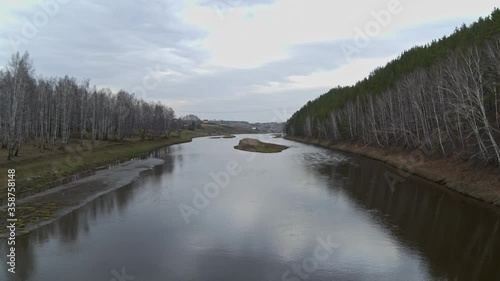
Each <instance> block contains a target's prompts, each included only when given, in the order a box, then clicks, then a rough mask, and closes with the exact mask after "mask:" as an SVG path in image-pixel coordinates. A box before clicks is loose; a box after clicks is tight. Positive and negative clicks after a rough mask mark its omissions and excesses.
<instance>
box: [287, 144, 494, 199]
mask: <svg viewBox="0 0 500 281" xmlns="http://www.w3.org/2000/svg"><path fill="white" fill-rule="evenodd" d="M286 139H288V140H293V141H298V142H303V143H308V144H314V145H318V146H321V147H325V148H330V149H335V150H340V151H346V152H351V153H355V154H359V155H363V156H365V157H369V158H372V159H376V160H379V161H382V162H385V163H387V164H389V165H391V166H394V167H396V168H399V169H402V170H404V171H407V172H410V173H412V174H415V175H418V176H421V177H423V178H426V179H428V180H431V181H433V182H436V183H439V184H442V185H444V186H446V187H447V188H449V189H450V190H453V191H456V192H458V193H461V194H463V195H466V196H469V197H472V198H476V199H478V200H480V201H483V202H486V203H489V204H493V205H496V206H500V175H499V172H498V168H494V167H472V166H471V165H470V164H469V163H467V162H464V161H463V160H460V159H453V158H451V157H450V158H446V159H431V158H428V157H425V156H424V153H422V152H421V151H418V150H417V151H411V152H410V151H405V150H403V149H398V148H394V149H391V150H388V149H383V148H376V147H370V146H362V145H358V144H352V143H332V142H330V141H324V140H317V139H306V138H298V137H289V136H287V137H286Z"/></svg>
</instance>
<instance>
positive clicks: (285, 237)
mask: <svg viewBox="0 0 500 281" xmlns="http://www.w3.org/2000/svg"><path fill="white" fill-rule="evenodd" d="M242 137H244V136H241V135H240V136H238V137H237V138H235V139H209V138H199V139H194V140H193V142H191V143H186V144H181V145H175V146H171V147H168V148H166V149H164V150H163V153H158V155H159V156H160V157H162V158H164V159H165V163H164V164H163V165H161V166H157V167H156V168H154V169H153V170H152V171H151V172H149V173H148V174H147V175H145V176H143V177H142V178H141V179H140V180H138V181H136V182H134V183H132V184H130V185H128V186H125V187H123V188H121V189H118V190H116V191H113V192H111V193H108V194H105V195H103V196H101V197H99V198H97V199H96V200H93V201H91V202H89V203H88V204H86V205H85V206H83V207H82V208H80V209H78V210H75V211H73V212H71V213H69V214H68V215H66V216H64V217H62V218H60V219H59V220H57V221H55V222H53V223H51V224H48V225H46V226H43V227H41V228H39V229H37V230H35V231H33V232H31V233H30V234H28V235H24V236H20V237H18V238H17V249H16V255H17V265H16V274H15V275H13V274H11V273H7V272H6V268H7V266H6V263H5V261H6V257H5V254H2V257H1V261H2V267H3V269H4V270H2V273H0V280H23V281H24V280H29V281H57V280H61V281H89V280H92V281H132V280H134V281H156V280H177V281H182V280H211V281H212V280H213V281H216V280H219V281H224V280H238V281H244V280H259V281H267V280H293V281H297V280H311V281H313V280H350V281H356V280H370V281H375V280H384V281H385V280H394V281H396V280H397V281H400V280H406V281H410V280H500V230H499V228H500V214H499V211H498V210H497V209H495V208H490V207H489V206H485V205H483V204H480V203H477V202H475V201H474V200H472V199H468V198H465V197H463V196H460V195H457V194H455V193H453V192H450V191H448V190H446V189H444V188H442V187H440V186H437V185H435V184H432V183H429V182H426V181H424V180H421V179H419V178H414V177H400V176H399V174H398V171H397V170H395V169H394V168H391V167H389V166H387V165H385V164H382V163H380V162H377V161H374V160H371V159H367V158H363V157H358V156H355V155H351V154H347V153H342V152H336V151H331V150H327V149H323V148H318V147H315V146H311V145H305V144H300V143H295V142H291V141H287V140H284V139H273V138H271V137H270V136H267V135H259V138H260V139H262V140H264V141H267V142H274V143H279V144H285V145H288V146H290V149H287V150H285V151H283V152H281V153H277V154H258V153H250V152H241V151H238V150H235V149H233V146H234V145H236V144H237V143H238V140H239V139H240V138H242ZM253 137H255V136H253ZM396 175H397V176H396ZM0 249H1V250H2V253H6V252H7V249H6V242H5V240H3V241H2V245H1V246H0Z"/></svg>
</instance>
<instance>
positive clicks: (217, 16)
mask: <svg viewBox="0 0 500 281" xmlns="http://www.w3.org/2000/svg"><path fill="white" fill-rule="evenodd" d="M498 6H500V5H499V4H498V3H496V0H481V1H470V0H467V1H464V0H454V1H451V0H442V1H435V0H418V1H416V0H357V1H334V0H252V1H250V0H154V1H153V0H121V1H111V0H41V1H36V0H0V67H2V66H4V65H6V64H7V63H8V61H9V59H10V56H11V55H12V54H14V53H15V52H17V51H19V52H21V53H23V52H25V51H28V52H29V53H30V56H31V58H32V59H33V62H34V65H35V69H36V75H37V77H38V76H43V77H61V76H64V75H69V76H72V77H76V78H77V79H78V80H79V81H83V80H85V79H90V83H91V85H96V86H97V87H98V88H110V89H111V90H113V91H115V92H117V91H118V90H120V89H124V90H126V91H128V92H131V93H132V92H133V93H135V94H136V95H137V96H138V97H140V98H143V99H145V100H150V101H160V102H162V103H163V104H166V105H168V106H170V107H172V108H173V109H174V110H175V112H176V115H177V116H178V117H180V116H183V115H187V114H195V115H197V116H199V117H200V118H201V119H217V120H220V119H223V120H245V121H250V122H284V121H286V119H287V118H288V117H290V116H291V114H293V113H294V112H295V111H296V110H298V109H300V108H301V107H302V106H303V105H304V104H305V103H307V101H309V100H312V99H315V98H316V97H318V96H319V95H321V94H323V93H325V92H327V91H328V90H329V89H331V88H334V87H336V86H339V85H340V86H347V85H352V84H354V83H356V82H357V81H358V80H361V79H363V78H364V77H366V76H367V75H369V74H370V72H371V71H372V70H374V69H375V68H377V67H379V66H383V65H385V64H386V63H387V62H389V61H390V60H392V59H394V58H396V57H397V56H398V55H399V54H400V53H401V52H403V51H404V50H406V49H409V48H411V47H413V46H415V45H423V44H426V43H428V42H430V41H432V40H433V39H438V38H441V37H443V36H444V35H449V34H451V33H452V32H453V31H454V29H455V27H457V26H460V25H461V24H462V23H466V24H470V23H472V22H474V21H476V20H477V19H478V18H479V17H481V16H482V17H485V16H488V15H489V14H490V13H491V12H492V11H493V9H494V7H498Z"/></svg>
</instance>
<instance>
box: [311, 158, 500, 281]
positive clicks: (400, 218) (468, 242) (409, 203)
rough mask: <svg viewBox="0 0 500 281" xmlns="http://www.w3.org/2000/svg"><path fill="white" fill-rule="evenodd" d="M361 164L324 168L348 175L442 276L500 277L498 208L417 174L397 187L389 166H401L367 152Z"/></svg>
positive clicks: (365, 203)
mask: <svg viewBox="0 0 500 281" xmlns="http://www.w3.org/2000/svg"><path fill="white" fill-rule="evenodd" d="M355 163H356V165H347V164H345V165H340V166H334V165H332V166H329V169H326V168H324V169H320V171H321V173H323V174H329V175H331V176H333V177H334V178H335V179H339V176H341V177H344V176H346V175H347V174H348V175H349V179H350V181H349V182H350V183H349V184H348V186H347V187H348V188H346V189H345V190H346V191H347V192H348V194H349V196H350V198H351V199H352V200H354V201H355V202H357V204H359V205H360V206H362V207H363V208H364V209H366V210H371V211H374V212H372V213H373V214H374V216H375V217H374V219H375V220H376V221H377V222H379V223H380V224H381V225H384V226H385V228H386V229H387V230H388V231H390V232H391V233H392V235H393V236H394V237H395V238H396V239H397V240H398V241H400V243H402V244H405V245H407V246H408V247H411V248H412V249H413V250H414V251H416V252H418V253H419V254H422V255H424V256H425V257H426V258H427V260H428V261H427V265H428V266H429V270H430V271H431V275H432V276H434V277H435V278H440V280H500V267H499V261H500V232H499V222H500V219H499V215H498V210H495V209H494V208H488V207H485V206H484V205H482V204H479V203H477V202H475V201H474V200H472V199H468V198H465V197H463V196H458V195H457V194H454V193H453V192H451V191H448V190H445V189H444V188H442V187H441V186H438V185H435V184H429V183H428V182H425V181H423V180H421V179H418V178H411V179H407V180H405V181H404V183H400V184H398V185H397V186H396V188H395V190H394V191H392V190H391V188H390V186H389V184H388V183H387V181H386V179H385V178H384V173H385V172H387V171H388V172H391V173H394V174H397V173H398V172H397V170H396V169H394V168H392V167H388V166H386V165H383V164H381V163H379V162H377V161H374V160H371V159H367V158H356V162H355Z"/></svg>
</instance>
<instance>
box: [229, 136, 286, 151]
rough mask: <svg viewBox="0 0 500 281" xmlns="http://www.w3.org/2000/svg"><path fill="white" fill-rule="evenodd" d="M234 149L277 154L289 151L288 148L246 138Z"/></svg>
mask: <svg viewBox="0 0 500 281" xmlns="http://www.w3.org/2000/svg"><path fill="white" fill-rule="evenodd" d="M234 148H236V149H239V150H244V151H250V152H261V153H277V152H281V151H283V150H285V149H287V148H288V146H285V145H280V144H274V143H266V142H261V141H259V140H257V139H250V138H245V139H242V140H240V142H239V144H238V145H237V146H235V147H234Z"/></svg>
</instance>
